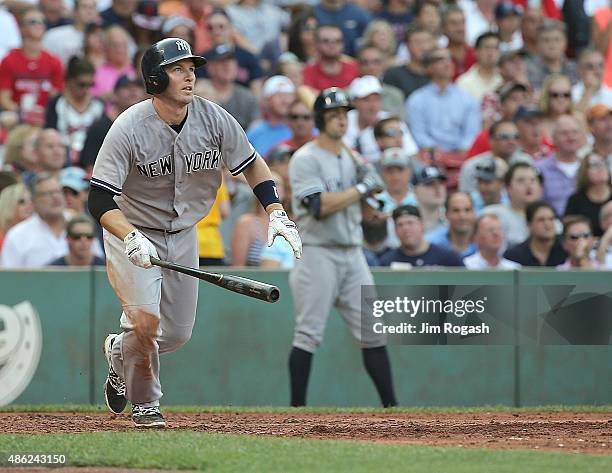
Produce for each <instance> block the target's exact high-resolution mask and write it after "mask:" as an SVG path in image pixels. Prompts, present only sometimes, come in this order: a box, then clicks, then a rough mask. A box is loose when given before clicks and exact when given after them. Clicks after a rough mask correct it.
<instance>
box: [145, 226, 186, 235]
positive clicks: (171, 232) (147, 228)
mask: <svg viewBox="0 0 612 473" xmlns="http://www.w3.org/2000/svg"><path fill="white" fill-rule="evenodd" d="M138 228H142V229H143V230H151V231H153V232H159V233H163V234H165V235H174V234H175V233H179V232H182V231H183V230H185V229H184V228H181V229H180V230H163V229H161V228H149V227H142V226H138Z"/></svg>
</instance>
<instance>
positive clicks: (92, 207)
mask: <svg viewBox="0 0 612 473" xmlns="http://www.w3.org/2000/svg"><path fill="white" fill-rule="evenodd" d="M113 197H114V195H113V194H112V193H110V192H108V191H106V190H103V189H100V188H98V187H92V188H91V189H90V190H89V197H88V198H87V208H88V209H89V213H90V214H91V216H92V217H93V218H95V219H96V220H97V221H98V223H99V222H100V218H102V215H104V214H105V213H106V212H108V211H109V210H113V209H118V208H119V207H118V206H117V203H116V202H115V199H113Z"/></svg>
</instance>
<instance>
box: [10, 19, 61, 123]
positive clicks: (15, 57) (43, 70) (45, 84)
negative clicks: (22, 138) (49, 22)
mask: <svg viewBox="0 0 612 473" xmlns="http://www.w3.org/2000/svg"><path fill="white" fill-rule="evenodd" d="M20 29H21V35H22V39H23V46H22V47H21V48H19V49H13V50H11V52H10V53H9V54H8V55H7V56H6V57H5V58H4V59H3V61H2V63H1V64H0V107H2V108H3V109H4V110H10V111H14V112H16V111H19V112H20V113H21V119H22V121H24V122H28V123H32V124H35V125H41V124H42V123H43V121H44V109H45V107H46V106H47V102H48V101H49V98H50V97H51V96H52V95H54V94H55V93H57V92H58V91H61V90H62V89H63V87H64V74H63V68H62V63H61V61H60V60H59V59H58V58H57V57H55V56H53V55H51V54H49V53H48V52H47V51H45V50H44V49H43V45H42V37H43V34H44V33H45V19H44V17H43V14H42V12H41V11H40V10H38V9H37V8H28V9H27V10H25V11H24V12H23V14H22V15H21V17H20Z"/></svg>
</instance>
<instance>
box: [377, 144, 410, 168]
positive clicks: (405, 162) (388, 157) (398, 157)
mask: <svg viewBox="0 0 612 473" xmlns="http://www.w3.org/2000/svg"><path fill="white" fill-rule="evenodd" d="M393 166H395V167H398V168H407V167H409V166H410V157H409V156H408V153H406V152H405V151H404V150H403V149H402V148H389V149H386V150H385V151H383V155H382V157H381V158H380V167H381V168H390V167H393Z"/></svg>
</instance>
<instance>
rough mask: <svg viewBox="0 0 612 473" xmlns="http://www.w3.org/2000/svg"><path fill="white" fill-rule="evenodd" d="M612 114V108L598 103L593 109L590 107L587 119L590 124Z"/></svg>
mask: <svg viewBox="0 0 612 473" xmlns="http://www.w3.org/2000/svg"><path fill="white" fill-rule="evenodd" d="M611 113H612V108H610V107H608V106H607V105H605V104H603V103H597V104H595V105H593V106H592V107H589V108H588V109H587V111H586V119H587V121H588V122H590V121H591V120H595V119H597V118H603V117H605V116H607V115H610V114H611Z"/></svg>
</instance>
